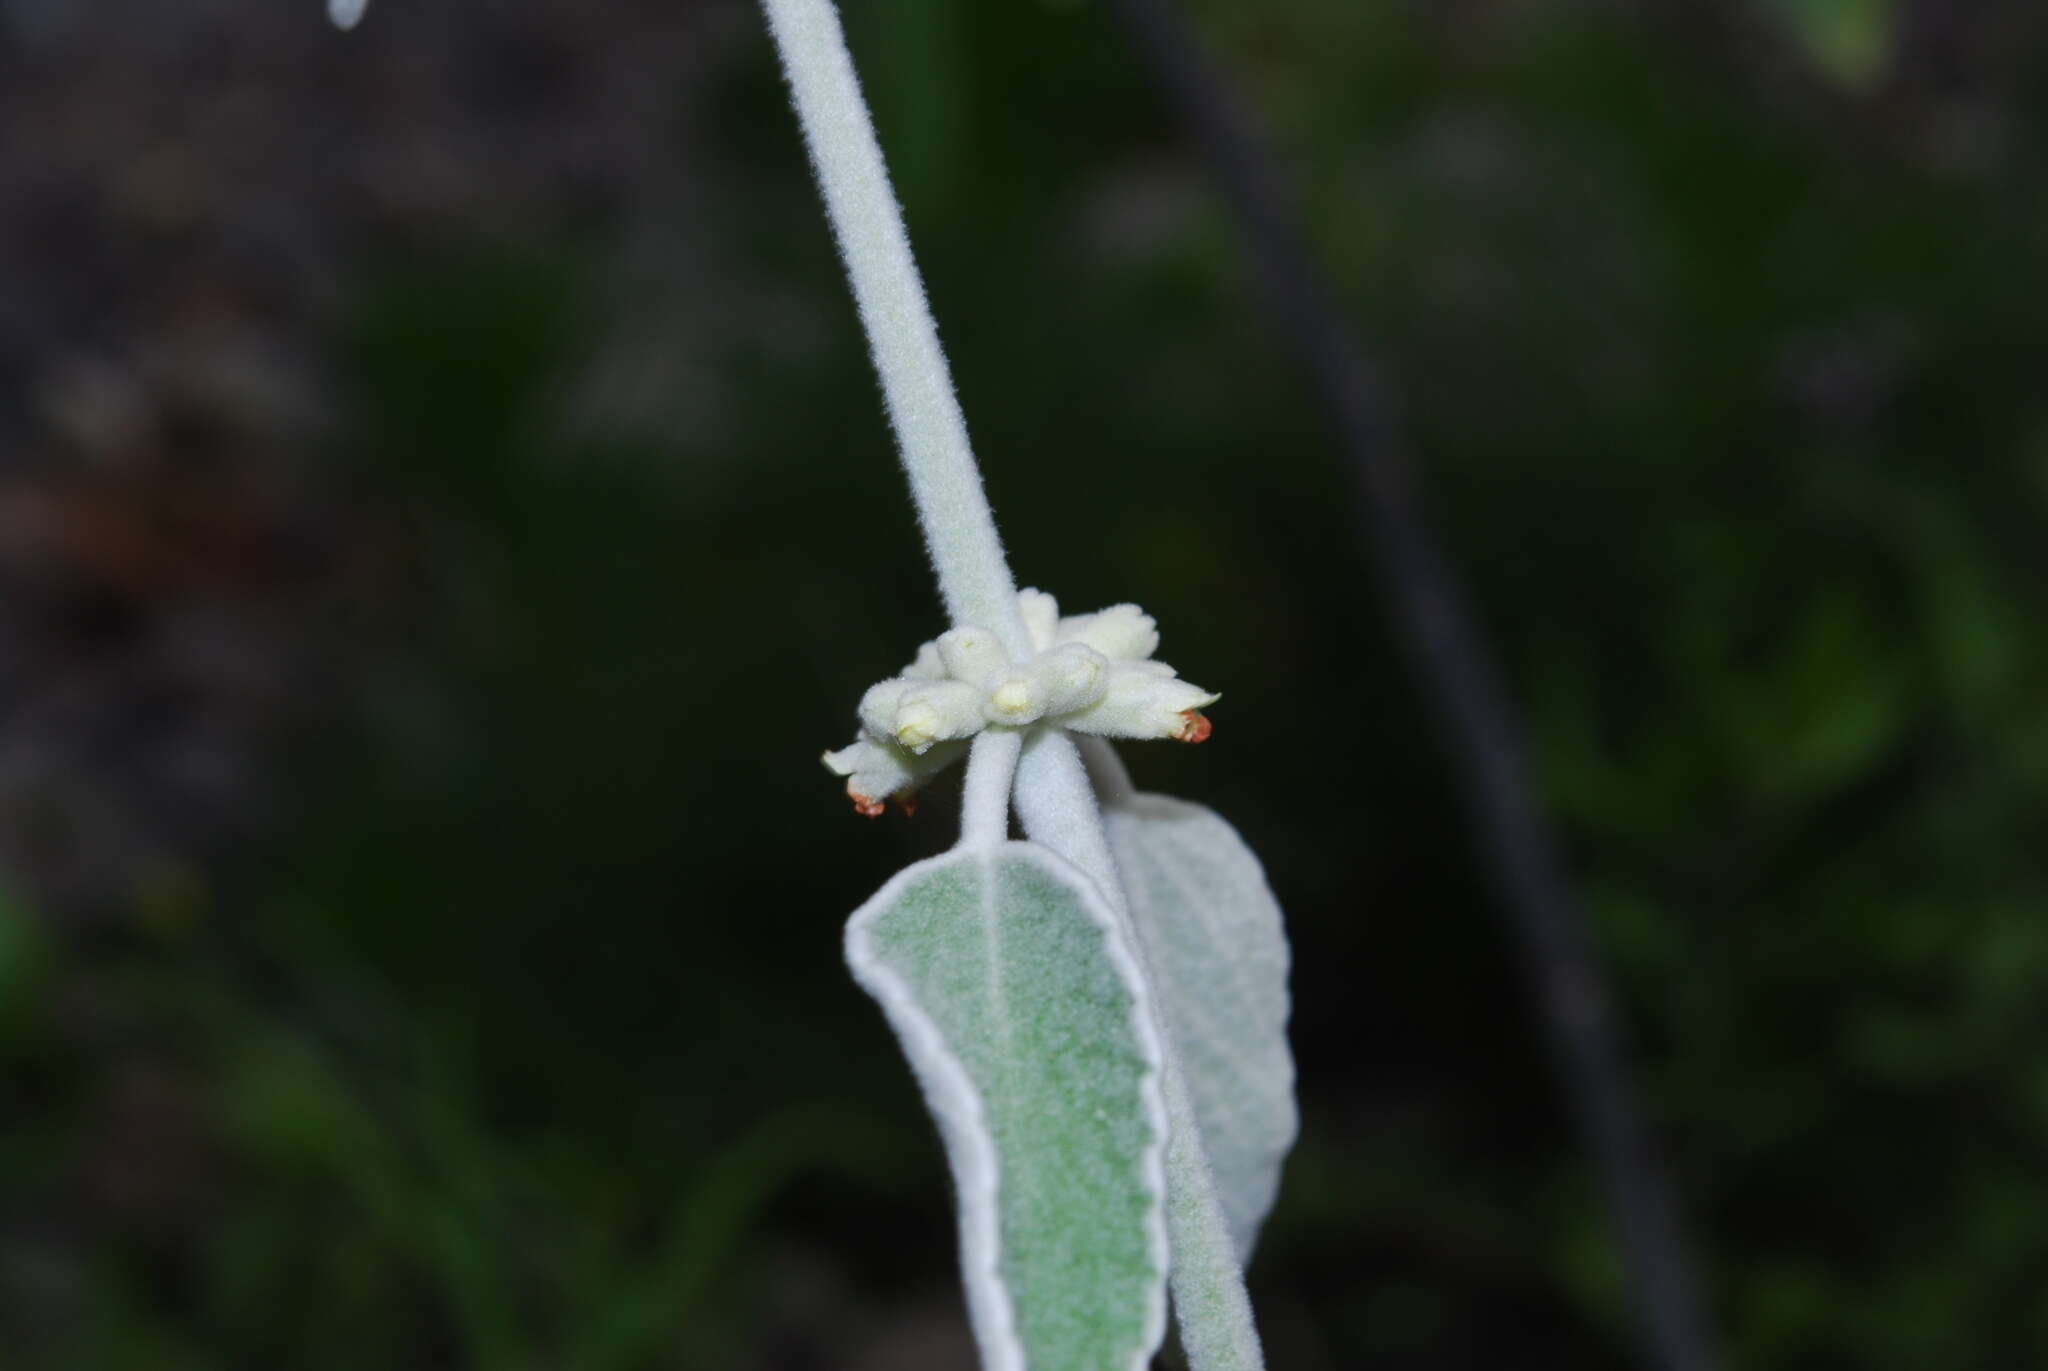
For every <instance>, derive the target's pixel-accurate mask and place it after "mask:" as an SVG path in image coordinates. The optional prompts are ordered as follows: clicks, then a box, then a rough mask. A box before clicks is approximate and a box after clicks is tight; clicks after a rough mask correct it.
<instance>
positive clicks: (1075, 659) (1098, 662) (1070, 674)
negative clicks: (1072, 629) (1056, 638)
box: [1032, 643, 1109, 715]
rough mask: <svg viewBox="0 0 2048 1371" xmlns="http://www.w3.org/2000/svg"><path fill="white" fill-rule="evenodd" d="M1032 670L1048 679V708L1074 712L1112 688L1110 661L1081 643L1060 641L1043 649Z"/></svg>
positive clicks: (1046, 708)
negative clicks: (1049, 649)
mask: <svg viewBox="0 0 2048 1371" xmlns="http://www.w3.org/2000/svg"><path fill="white" fill-rule="evenodd" d="M1032 667H1033V674H1035V675H1036V676H1037V677H1038V678H1039V679H1040V680H1041V681H1043V682H1044V683H1045V712H1046V713H1047V714H1055V715H1057V714H1071V713H1073V712H1074V711H1075V710H1077V709H1087V708H1088V707H1089V706H1091V705H1093V704H1095V703H1096V702H1097V701H1098V700H1100V699H1101V698H1102V697H1103V695H1104V694H1105V693H1106V692H1107V691H1108V689H1109V662H1108V661H1107V660H1106V659H1105V658H1104V657H1103V655H1102V654H1101V653H1100V652H1097V651H1096V650H1095V649H1094V648H1092V647H1086V646H1084V645H1082V644H1080V643H1061V644H1060V645H1059V646H1058V647H1056V648H1054V649H1052V650H1051V651H1050V652H1045V653H1041V654H1040V655H1039V657H1038V660H1037V661H1035V662H1033V663H1032Z"/></svg>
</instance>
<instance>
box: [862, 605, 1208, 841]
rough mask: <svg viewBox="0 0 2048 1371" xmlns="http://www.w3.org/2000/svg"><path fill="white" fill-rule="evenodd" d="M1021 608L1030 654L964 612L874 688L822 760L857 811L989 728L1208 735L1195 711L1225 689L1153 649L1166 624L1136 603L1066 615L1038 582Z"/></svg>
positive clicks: (906, 796) (873, 808) (907, 784)
mask: <svg viewBox="0 0 2048 1371" xmlns="http://www.w3.org/2000/svg"><path fill="white" fill-rule="evenodd" d="M1017 608H1018V610H1019V612H1020V613H1021V614H1022V616H1023V619H1024V626H1025V630H1026V631H1027V632H1028V633H1029V634H1030V635H1031V643H1032V647H1033V648H1034V649H1035V650H1034V652H1033V654H1032V655H1031V656H1030V657H1028V658H1026V659H1025V660H1023V661H1012V660H1011V659H1010V656H1009V654H1008V653H1007V652H1005V651H1004V650H1003V646H1002V643H1001V641H1000V640H999V639H998V638H997V637H996V635H995V634H994V633H992V632H990V631H989V630H987V629H985V628H979V627H976V626H974V625H971V624H963V625H961V626H960V627H958V628H954V629H949V630H947V631H946V632H945V633H942V634H940V635H939V636H938V638H937V639H935V640H934V641H932V642H929V643H926V644H924V645H923V646H922V647H920V648H919V649H918V650H917V657H916V659H915V660H914V661H912V662H911V663H910V665H908V666H906V667H904V668H903V670H902V671H900V672H898V673H897V674H896V675H894V676H891V677H890V678H889V679H888V680H886V681H881V682H879V683H877V684H875V685H873V686H871V687H869V688H868V691H867V693H866V694H865V695H863V696H861V701H860V711H859V712H860V723H861V732H860V736H859V737H857V738H855V739H854V741H853V742H852V744H851V745H849V746H847V747H843V748H841V749H839V750H838V751H837V752H827V753H826V754H825V757H824V762H825V766H826V768H827V769H829V770H830V771H831V772H832V773H833V774H834V775H837V776H844V777H846V792H847V794H848V795H849V796H851V797H852V799H853V805H854V808H855V809H856V810H858V811H859V812H860V813H862V814H865V815H868V816H870V817H873V816H876V815H879V814H881V813H882V811H883V809H884V808H885V807H886V805H885V802H886V801H888V800H890V799H892V798H893V799H895V800H896V801H897V802H898V803H899V804H901V805H902V806H903V807H904V808H905V809H908V808H909V807H910V797H911V796H912V795H913V794H914V793H915V792H916V791H917V789H918V788H919V787H920V786H922V785H924V783H925V782H926V781H929V780H930V779H931V778H932V777H933V776H935V775H937V774H938V773H939V772H940V771H942V770H944V769H945V768H946V767H947V766H949V765H950V764H952V763H953V762H955V761H957V760H959V758H960V757H961V756H963V755H964V754H965V753H966V750H967V743H968V740H969V739H971V738H972V737H973V736H974V735H975V734H977V733H979V732H981V731H982V730H983V729H985V728H991V727H994V728H1023V727H1028V726H1031V725H1034V724H1044V725H1050V726H1053V727H1058V728H1070V729H1073V730H1074V731H1076V732H1079V733H1093V734H1097V735H1100V736H1102V737H1107V738H1172V739H1176V740H1178V741H1180V742H1184V743H1199V742H1201V741H1203V740H1204V739H1206V738H1207V737H1208V736H1209V734H1210V732H1211V726H1210V723H1209V720H1208V719H1207V718H1206V717H1204V716H1203V715H1202V713H1201V712H1200V711H1201V710H1202V709H1204V708H1205V707H1207V706H1209V705H1211V704H1214V703H1215V702H1216V700H1217V699H1218V698H1219V697H1218V696H1217V695H1216V694H1215V693H1214V692H1212V691H1207V690H1203V689H1201V688H1200V687H1199V686H1194V685H1190V684H1188V683H1187V682H1186V681H1183V680H1181V679H1180V678H1179V676H1178V675H1177V674H1176V673H1175V672H1174V669H1173V668H1172V667H1170V666H1168V665H1166V663H1164V662H1156V661H1153V660H1152V654H1153V652H1155V651H1157V650H1158V647H1159V631H1158V629H1157V627H1155V625H1154V624H1153V621H1152V616H1151V615H1149V614H1147V613H1145V612H1144V611H1143V610H1141V609H1139V608H1138V607H1137V606H1136V605H1111V606H1110V607H1109V608H1108V609H1104V610H1098V611H1096V612H1095V613H1093V614H1080V615H1074V616H1071V617H1069V618H1064V619H1063V618H1061V617H1060V612H1059V605H1058V603H1057V602H1056V601H1055V600H1054V599H1053V597H1052V596H1050V595H1047V594H1046V593H1045V592H1044V591H1040V590H1025V591H1020V592H1019V593H1018V596H1017Z"/></svg>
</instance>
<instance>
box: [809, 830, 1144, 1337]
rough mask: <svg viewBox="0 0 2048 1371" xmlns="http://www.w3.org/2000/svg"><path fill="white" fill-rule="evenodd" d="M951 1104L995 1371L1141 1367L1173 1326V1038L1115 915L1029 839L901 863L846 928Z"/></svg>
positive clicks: (963, 1218)
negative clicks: (1168, 1288)
mask: <svg viewBox="0 0 2048 1371" xmlns="http://www.w3.org/2000/svg"><path fill="white" fill-rule="evenodd" d="M846 958H847V963H848V965H850V966H851V967H852V968H853V974H854V977H855V979H857V980H858V981H859V982H860V983H861V985H862V986H863V987H864V988H865V989H866V990H867V991H868V993H869V994H871V995H873V996H874V997H875V999H876V1000H878V1001H879V1002H880V1003H881V1006H882V1009H883V1012H884V1013H886V1014H887V1015H888V1018H889V1023H890V1025H891V1027H893V1028H894V1029H895V1030H896V1034H897V1036H898V1037H899V1038H900V1039H901V1040H902V1042H903V1048H904V1052H905V1054H906V1055H907V1056H908V1057H909V1058H910V1064H911V1066H912V1067H913V1068H914V1069H915V1070H916V1072H917V1077H918V1080H919V1082H920V1084H922V1086H923V1087H924V1093H925V1099H926V1102H927V1103H928V1104H929V1105H930V1107H931V1111H932V1114H933V1115H934V1116H935V1117H936V1118H937V1120H938V1124H939V1132H940V1134H941V1136H942V1137H943V1138H944V1140H945V1144H946V1151H947V1154H948V1156H949V1158H950V1160H951V1162H952V1166H953V1175H954V1180H955V1182H956V1184H957V1187H958V1191H959V1205H960V1247H961V1267H962V1273H963V1278H964V1281H965V1283H966V1287H967V1301H968V1308H969V1312H970V1313H971V1314H972V1316H973V1320H974V1327H975V1336H976V1338H977V1339H978V1340H979V1342H980V1344H981V1353H982V1362H983V1365H984V1367H985V1368H986V1371H1112V1369H1114V1371H1124V1369H1125V1368H1129V1369H1130V1371H1140V1369H1141V1368H1143V1367H1144V1366H1146V1365H1147V1364H1148V1363H1149V1362H1150V1360H1151V1356H1152V1353H1153V1350H1154V1349H1155V1348H1156V1347H1157V1346H1158V1344H1159V1340H1160V1337H1161V1335H1162V1333H1163V1332H1164V1329H1165V1315H1166V1309H1165V1303H1166V1297H1165V1281H1166V1230H1165V1220H1164V1213H1163V1201H1162V1196H1163V1192H1164V1189H1165V1181H1164V1168H1163V1160H1162V1152H1163V1149H1164V1144H1165V1139H1166V1120H1165V1112H1164V1106H1163V1105H1162V1103H1161V1097H1160V1086H1159V1078H1160V1069H1161V1068H1160V1050H1159V1043H1158V1040H1157V1038H1156V1036H1155V1034H1154V1032H1153V1029H1152V1027H1151V1024H1152V1011H1151V1006H1150V1004H1149V1003H1148V1001H1147V998H1146V991H1145V984H1144V979H1143V977H1142V976H1141V975H1140V973H1139V970H1138V965H1137V962H1136V960H1135V958H1134V957H1133V955H1132V952H1131V949H1130V947H1129V946H1128V944H1127V943H1126V942H1125V940H1124V937H1123V935H1122V933H1121V932H1120V931H1119V929H1118V927H1117V923H1116V919H1115V917H1114V916H1113V915H1112V914H1111V913H1110V911H1109V909H1108V908H1107V907H1105V905H1104V904H1103V902H1102V899H1101V897H1100V896H1099V895H1098V894H1097V893H1096V891H1095V887H1094V886H1093V885H1092V884H1091V883H1090V882H1089V881H1088V880H1087V878H1086V877H1084V876H1082V875H1081V874H1080V873H1079V872H1077V871H1075V870H1074V868H1073V867H1072V866H1070V865H1068V864H1067V863H1066V862H1064V861H1062V860H1061V859H1060V858H1058V857H1056V856H1054V855H1053V854H1052V853H1050V852H1048V851H1046V850H1045V849H1043V848H1040V847H1037V846H1034V845H1032V844H1029V843H1003V844H1000V845H997V846H993V847H990V848H986V849H967V850H961V851H955V852H950V853H947V854H946V855H944V856H941V857H934V858H932V859H930V860H928V861H923V862H919V863H917V864H916V865H915V866H911V867H909V868H906V869H905V870H904V871H902V872H899V873H898V874H897V875H896V877H895V878H894V879H893V880H891V881H890V882H889V883H888V884H887V885H885V886H883V887H882V889H881V890H880V891H879V892H877V893H876V895H875V896H874V898H873V899H871V900H869V901H868V902H867V903H866V904H865V905H863V906H861V908H860V910H859V911H858V912H856V913H855V914H854V916H853V918H852V920H851V921H850V922H849V923H848V924H847V928H846Z"/></svg>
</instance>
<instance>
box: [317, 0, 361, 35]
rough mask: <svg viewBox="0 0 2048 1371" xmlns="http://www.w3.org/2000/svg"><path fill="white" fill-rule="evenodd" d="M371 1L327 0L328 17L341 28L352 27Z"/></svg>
mask: <svg viewBox="0 0 2048 1371" xmlns="http://www.w3.org/2000/svg"><path fill="white" fill-rule="evenodd" d="M369 3H370V0H327V17H328V18H329V19H332V20H333V21H334V22H335V25H336V26H337V27H339V28H344V29H352V28H354V27H355V26H356V21H357V20H358V19H361V18H362V17H363V11H364V9H366V8H367V7H368V6H369Z"/></svg>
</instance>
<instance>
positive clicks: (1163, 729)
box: [1060, 663, 1221, 742]
mask: <svg viewBox="0 0 2048 1371" xmlns="http://www.w3.org/2000/svg"><path fill="white" fill-rule="evenodd" d="M1220 698H1221V697H1220V696H1218V695H1216V694H1215V693H1213V692H1211V691H1207V690H1203V689H1202V688H1201V687H1200V686H1195V685H1190V684H1188V683H1187V682H1186V681H1183V680H1180V679H1179V678H1177V677H1171V676H1159V675H1156V674H1154V673H1152V672H1149V671H1134V670H1131V669H1130V666H1129V665H1127V664H1124V663H1119V664H1117V665H1116V666H1113V667H1111V668H1110V673H1109V689H1108V690H1107V691H1106V692H1105V693H1104V694H1103V697H1102V701H1101V703H1099V704H1097V705H1096V706H1095V707H1094V708H1092V709H1088V710H1084V711H1082V712H1081V713H1079V714H1076V715H1073V716H1071V717H1069V718H1066V719H1062V720H1061V721H1060V722H1061V723H1062V724H1064V725H1066V726H1067V727H1068V728H1071V729H1074V730H1076V731H1078V732H1081V733H1096V734H1100V735H1102V736H1103V737H1106V738H1178V739H1180V740H1181V741H1183V742H1199V741H1200V740H1201V739H1202V738H1205V737H1207V736H1208V732H1207V730H1206V729H1205V728H1203V727H1201V725H1204V724H1207V723H1208V720H1206V719H1200V716H1199V715H1194V711H1196V710H1199V709H1202V708H1204V707H1206V706H1208V705H1212V704H1214V703H1216V701H1217V700H1218V699H1220ZM1190 715H1194V718H1192V719H1191V718H1190V717H1188V716H1190ZM1196 719H1200V723H1199V724H1198V723H1197V722H1195V720H1196ZM1197 735H1199V736H1197Z"/></svg>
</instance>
